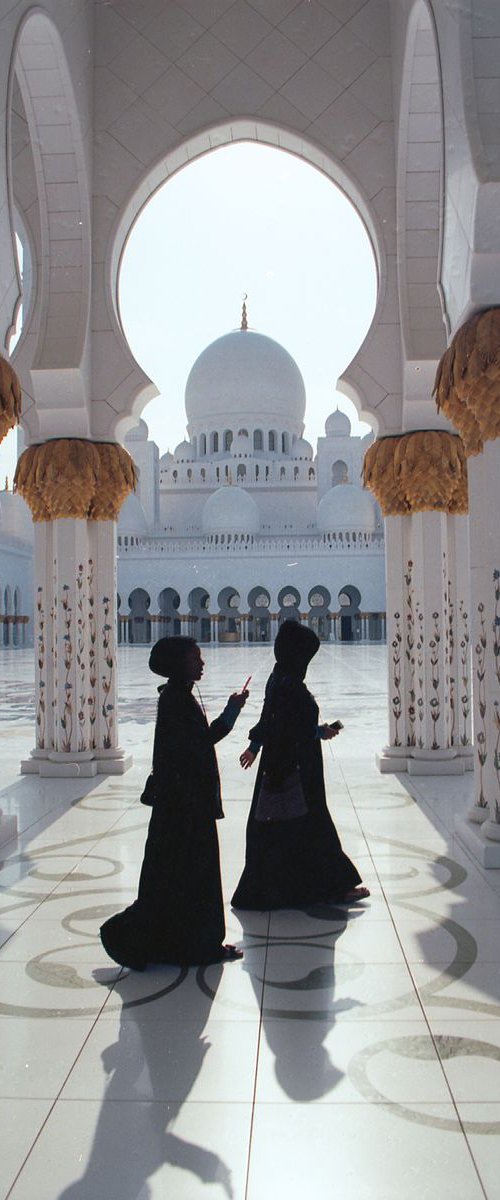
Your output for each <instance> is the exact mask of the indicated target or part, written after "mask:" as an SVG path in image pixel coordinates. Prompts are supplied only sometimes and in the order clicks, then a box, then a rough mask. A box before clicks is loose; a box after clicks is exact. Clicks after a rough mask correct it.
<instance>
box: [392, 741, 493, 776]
mask: <svg viewBox="0 0 500 1200" xmlns="http://www.w3.org/2000/svg"><path fill="white" fill-rule="evenodd" d="M375 762H376V764H377V767H378V769H379V771H380V772H381V774H397V773H403V772H404V771H407V772H408V775H463V774H464V772H465V771H468V770H472V769H473V759H472V758H470V757H469V756H468V755H462V754H458V752H457V751H456V750H455V749H450V750H419V749H416V748H415V747H414V746H384V749H383V750H381V751H380V753H379V754H376V755H375ZM470 764H472V765H470Z"/></svg>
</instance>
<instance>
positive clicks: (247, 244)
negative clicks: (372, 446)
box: [119, 143, 376, 452]
mask: <svg viewBox="0 0 500 1200" xmlns="http://www.w3.org/2000/svg"><path fill="white" fill-rule="evenodd" d="M245 292H246V293H247V294H248V300H247V308H248V321H249V327H250V328H251V329H255V330H256V331H257V332H258V333H264V334H267V336H268V337H272V338H275V339H276V341H278V342H280V343H281V344H282V345H283V346H284V347H285V348H286V349H287V350H288V351H289V352H290V354H291V355H292V357H293V358H294V359H295V361H296V362H297V365H298V366H299V368H300V370H301V372H302V375H303V377H304V382H305V386H306V395H307V408H306V418H305V420H306V429H305V435H306V437H308V438H309V440H312V441H313V442H315V440H316V438H317V437H318V436H322V435H323V434H324V425H325V420H326V418H327V416H328V414H329V413H330V412H331V411H332V409H334V408H335V407H336V405H337V402H338V404H339V407H340V408H343V409H344V411H346V412H348V413H349V416H351V417H353V418H354V422H355V428H353V432H361V433H366V432H367V431H368V426H367V425H364V424H361V425H360V426H359V423H358V421H357V419H356V416H355V410H354V407H353V405H352V404H350V402H349V401H347V400H346V399H345V398H344V397H342V396H339V395H338V394H336V392H335V385H336V380H337V378H338V376H339V375H340V374H341V372H342V371H343V370H344V368H345V367H346V366H347V364H348V363H349V362H350V360H351V358H352V357H353V355H354V354H355V353H356V350H357V349H358V347H359V345H360V344H361V341H362V340H363V337H364V335H365V333H366V332H367V330H368V328H369V325H370V323H371V319H372V316H373V312H374V308H375V300H376V272H375V264H374V259H373V253H372V250H371V245H370V241H369V238H368V235H367V233H366V230H365V228H364V226H363V225H362V223H361V221H360V219H359V217H358V216H357V214H356V213H355V211H354V209H353V207H352V206H351V204H350V203H349V201H347V200H346V198H345V196H344V195H343V194H342V193H341V192H340V191H339V190H338V189H337V188H336V187H334V186H332V183H331V181H330V180H329V179H327V178H326V176H324V175H322V174H321V173H320V172H319V171H317V170H316V169H314V168H312V167H310V166H308V165H307V164H306V163H304V161H303V160H301V159H299V158H295V157H294V156H293V155H291V154H287V153H285V152H284V151H279V150H272V149H270V148H269V147H267V146H257V145H255V144H254V143H252V144H240V145H235V146H231V147H224V148H222V149H220V150H216V151H214V152H212V153H211V154H207V155H205V156H204V157H202V158H199V159H197V160H196V161H195V162H194V163H192V164H191V165H190V166H189V167H187V168H184V169H183V170H182V171H179V172H178V174H177V175H175V176H174V177H173V178H172V179H171V180H170V181H169V182H168V183H167V184H164V185H163V187H162V188H160V189H159V191H158V192H157V193H156V195H155V196H154V197H153V199H152V200H151V201H150V203H149V204H148V205H147V208H146V209H144V211H143V213H142V214H141V216H140V217H139V219H138V220H137V222H136V224H135V226H134V228H133V230H132V233H131V235H130V238H129V241H128V244H127V246H126V249H125V253H124V256H123V263H122V269H121V274H120V284H119V296H120V310H121V316H122V321H123V325H124V329H125V332H126V335H127V338H128V340H129V343H130V345H131V347H132V350H133V352H134V354H135V356H136V358H137V360H138V361H139V362H140V364H141V366H142V367H143V369H144V370H145V371H146V373H147V374H148V375H149V376H150V378H151V379H152V380H154V382H155V383H156V386H157V387H158V388H159V390H160V393H161V394H160V396H159V397H158V399H156V400H154V401H152V403H150V404H149V405H148V406H147V408H146V409H145V410H144V412H143V417H144V420H145V421H146V422H147V424H148V426H149V430H150V435H151V436H152V437H153V438H154V440H155V441H156V442H157V443H158V445H159V447H160V450H161V451H162V452H163V451H165V450H166V449H168V448H170V449H171V450H173V449H174V447H175V446H176V445H177V443H178V442H180V441H181V440H182V439H183V438H184V436H185V423H186V416H185V410H184V389H185V385H186V380H187V376H188V374H189V371H190V369H191V367H192V365H193V362H194V361H195V359H196V358H197V357H198V355H199V354H200V353H201V351H202V350H203V349H204V348H205V346H207V345H208V344H209V343H210V342H212V341H213V340H214V339H215V338H217V337H221V335H223V334H225V333H228V332H229V331H230V330H231V329H236V328H239V325H240V318H241V304H242V299H243V295H244V293H245ZM358 426H359V428H358Z"/></svg>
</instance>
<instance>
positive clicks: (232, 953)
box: [220, 946, 243, 962]
mask: <svg viewBox="0 0 500 1200" xmlns="http://www.w3.org/2000/svg"><path fill="white" fill-rule="evenodd" d="M237 958H243V950H238V947H237V946H223V947H222V950H221V955H220V961H221V962H234V961H235V960H236V959H237Z"/></svg>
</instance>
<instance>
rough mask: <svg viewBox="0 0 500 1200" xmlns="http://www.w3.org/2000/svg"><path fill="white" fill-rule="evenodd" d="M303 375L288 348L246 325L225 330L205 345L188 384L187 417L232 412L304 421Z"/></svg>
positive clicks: (192, 419) (203, 418)
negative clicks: (225, 331)
mask: <svg viewBox="0 0 500 1200" xmlns="http://www.w3.org/2000/svg"><path fill="white" fill-rule="evenodd" d="M305 408H306V393H305V387H304V380H303V379H302V375H301V374H300V371H299V368H298V366H297V364H296V363H295V362H294V360H293V358H292V357H291V355H290V354H289V353H288V351H287V350H285V349H284V348H283V346H280V345H279V343H278V342H274V341H273V340H272V338H269V337H264V335H263V334H261V333H253V332H251V331H250V330H247V329H237V330H234V331H233V332H232V333H227V334H225V336H224V337H221V338H218V339H217V341H215V342H212V343H211V345H210V346H207V348H206V350H203V352H202V353H201V354H200V356H199V358H197V359H196V362H195V364H194V366H193V367H192V369H191V371H190V374H189V377H188V381H187V384H186V413H187V418H188V421H189V422H199V421H206V420H207V419H214V418H220V417H224V418H227V422H228V424H230V426H234V421H235V417H236V416H238V417H239V416H241V415H245V416H247V417H249V418H252V417H255V418H265V419H267V420H269V419H272V418H273V417H274V418H280V420H285V421H286V422H287V423H289V422H292V424H298V425H300V426H301V427H302V422H303V419H304V413H305Z"/></svg>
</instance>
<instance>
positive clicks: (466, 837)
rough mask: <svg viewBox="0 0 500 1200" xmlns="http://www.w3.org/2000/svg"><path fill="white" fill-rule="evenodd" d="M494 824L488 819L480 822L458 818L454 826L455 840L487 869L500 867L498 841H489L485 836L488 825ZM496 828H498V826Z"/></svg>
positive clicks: (499, 845)
mask: <svg viewBox="0 0 500 1200" xmlns="http://www.w3.org/2000/svg"><path fill="white" fill-rule="evenodd" d="M494 824H495V822H493V821H489V820H486V821H483V823H482V824H477V822H472V821H464V820H459V821H457V822H456V826H455V836H456V839H457V842H459V844H460V845H461V846H464V848H465V849H466V850H468V851H469V853H470V854H471V855H472V858H473V859H475V861H476V862H477V863H479V866H481V867H486V869H487V870H490V869H493V870H495V869H496V870H499V869H500V841H496V840H495V841H493V840H491V841H490V839H489V838H488V836H487V827H488V825H494ZM498 828H499V829H500V826H499V827H498Z"/></svg>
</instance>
